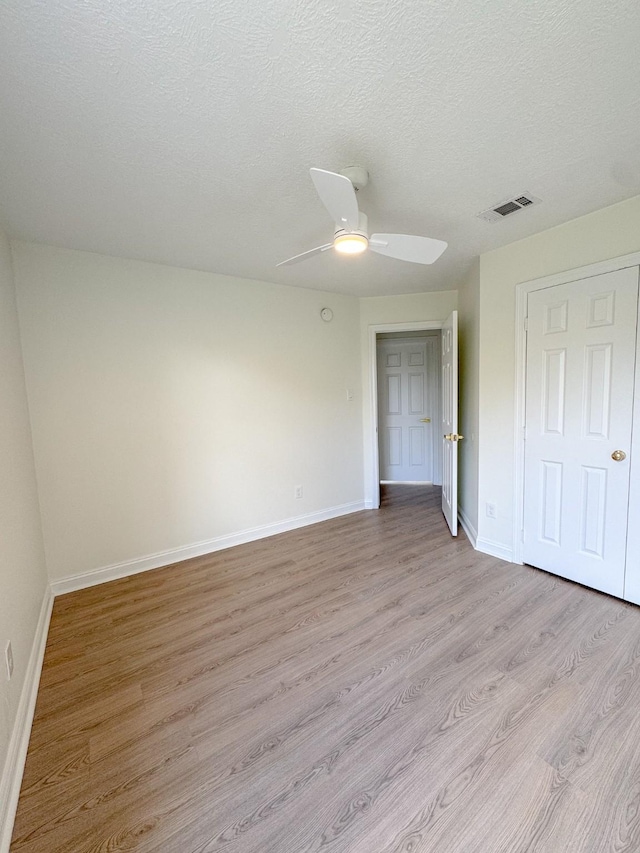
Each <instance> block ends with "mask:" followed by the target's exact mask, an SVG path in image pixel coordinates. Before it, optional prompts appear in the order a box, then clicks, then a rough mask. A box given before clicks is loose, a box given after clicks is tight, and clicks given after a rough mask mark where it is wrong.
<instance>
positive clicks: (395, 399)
mask: <svg viewBox="0 0 640 853" xmlns="http://www.w3.org/2000/svg"><path fill="white" fill-rule="evenodd" d="M434 345H435V338H430V339H427V338H393V339H386V340H385V339H383V340H379V341H378V353H377V361H378V389H379V402H378V434H379V437H380V479H381V480H385V481H387V482H404V483H432V482H433V473H434V459H433V455H434V454H433V433H432V430H433V428H434V424H433V423H432V422H431V417H432V414H433V409H434V406H433V400H432V399H431V397H432V395H433V389H432V388H431V387H430V383H429V371H428V364H429V361H430V358H429V356H430V355H431V360H433V357H434V354H433V353H432V348H433V346H434Z"/></svg>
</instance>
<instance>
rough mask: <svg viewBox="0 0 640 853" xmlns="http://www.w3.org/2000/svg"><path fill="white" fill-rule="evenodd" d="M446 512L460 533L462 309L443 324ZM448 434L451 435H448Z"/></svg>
mask: <svg viewBox="0 0 640 853" xmlns="http://www.w3.org/2000/svg"><path fill="white" fill-rule="evenodd" d="M441 426H442V512H443V514H444V517H445V519H446V520H447V524H448V525H449V530H450V531H451V535H452V536H457V535H458V312H457V311H453V312H452V313H451V315H450V316H449V317H448V318H447V320H446V321H445V323H444V324H443V326H442V424H441ZM447 436H448V438H447Z"/></svg>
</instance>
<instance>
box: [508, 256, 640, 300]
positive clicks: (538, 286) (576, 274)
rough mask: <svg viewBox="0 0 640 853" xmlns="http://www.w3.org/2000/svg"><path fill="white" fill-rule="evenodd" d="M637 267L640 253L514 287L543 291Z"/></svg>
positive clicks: (577, 268)
mask: <svg viewBox="0 0 640 853" xmlns="http://www.w3.org/2000/svg"><path fill="white" fill-rule="evenodd" d="M637 266H640V252H632V253H631V254H630V255H621V256H620V257H619V258H609V259H608V260H606V261H597V262H596V263H594V264H587V266H586V267H576V268H575V269H573V270H563V271H562V272H556V273H553V274H552V275H545V276H543V277H542V278H532V279H529V280H528V281H523V282H521V283H520V284H518V285H516V287H520V288H523V289H524V290H525V291H527V292H529V291H531V290H544V288H545V287H555V286H556V285H558V284H568V283H569V282H570V281H579V280H581V279H583V278H592V277H593V276H596V275H602V274H603V273H607V272H616V270H623V269H626V268H627V267H637Z"/></svg>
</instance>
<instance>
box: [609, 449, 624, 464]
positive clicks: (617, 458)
mask: <svg viewBox="0 0 640 853" xmlns="http://www.w3.org/2000/svg"><path fill="white" fill-rule="evenodd" d="M611 458H612V459H613V461H614V462H622V460H623V459H626V458H627V454H626V453H625V452H624V450H614V451H613V453H612V454H611Z"/></svg>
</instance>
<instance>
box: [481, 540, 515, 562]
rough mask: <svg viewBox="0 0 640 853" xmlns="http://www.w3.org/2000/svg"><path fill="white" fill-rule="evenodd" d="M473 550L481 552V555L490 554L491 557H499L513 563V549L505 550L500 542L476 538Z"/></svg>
mask: <svg viewBox="0 0 640 853" xmlns="http://www.w3.org/2000/svg"><path fill="white" fill-rule="evenodd" d="M475 549H476V551H481V552H482V553H483V554H490V555H491V556H492V557H499V558H500V559H501V560H506V561H507V562H508V563H513V549H512V548H507V547H506V546H505V545H502V544H501V543H500V542H493V541H492V540H491V539H480V538H478V539H476V544H475Z"/></svg>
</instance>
